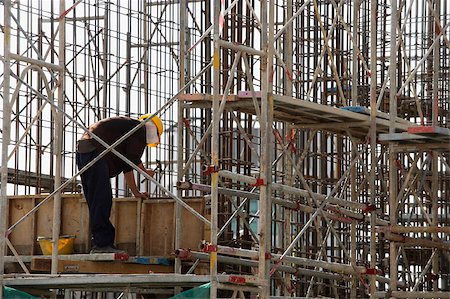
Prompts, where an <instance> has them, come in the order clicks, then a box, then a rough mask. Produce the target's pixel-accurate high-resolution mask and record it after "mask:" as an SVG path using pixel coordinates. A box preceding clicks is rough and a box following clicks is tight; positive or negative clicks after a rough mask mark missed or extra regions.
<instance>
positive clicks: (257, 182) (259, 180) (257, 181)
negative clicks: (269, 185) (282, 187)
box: [250, 179, 264, 187]
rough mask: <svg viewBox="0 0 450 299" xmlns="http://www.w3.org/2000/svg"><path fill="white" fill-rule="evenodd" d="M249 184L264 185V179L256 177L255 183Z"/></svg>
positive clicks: (253, 185) (254, 185)
mask: <svg viewBox="0 0 450 299" xmlns="http://www.w3.org/2000/svg"><path fill="white" fill-rule="evenodd" d="M250 186H252V187H260V186H264V180H263V179H256V183H254V184H251V185H250Z"/></svg>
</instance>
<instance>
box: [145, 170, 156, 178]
mask: <svg viewBox="0 0 450 299" xmlns="http://www.w3.org/2000/svg"><path fill="white" fill-rule="evenodd" d="M145 172H147V174H148V175H149V176H151V177H153V176H154V175H155V171H154V170H153V169H146V170H145Z"/></svg>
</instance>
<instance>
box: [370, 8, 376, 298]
mask: <svg viewBox="0 0 450 299" xmlns="http://www.w3.org/2000/svg"><path fill="white" fill-rule="evenodd" d="M370 9H371V10H370V20H371V22H370V131H369V139H370V163H371V167H370V174H369V189H370V204H371V205H375V192H376V186H375V171H376V167H377V165H376V161H377V156H376V149H377V143H376V139H377V122H376V118H377V108H376V107H377V0H372V1H371V8H370ZM375 217H376V214H375V213H374V212H372V213H371V215H370V268H372V269H374V268H375V266H376V232H375V220H376V219H375ZM369 281H370V298H375V297H374V296H375V291H376V281H375V275H370V278H369Z"/></svg>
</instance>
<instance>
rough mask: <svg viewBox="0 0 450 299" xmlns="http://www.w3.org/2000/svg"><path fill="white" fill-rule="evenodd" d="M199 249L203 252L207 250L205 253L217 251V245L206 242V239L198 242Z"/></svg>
mask: <svg viewBox="0 0 450 299" xmlns="http://www.w3.org/2000/svg"><path fill="white" fill-rule="evenodd" d="M200 250H201V251H203V252H207V253H209V252H217V251H218V249H217V245H214V244H211V243H209V242H206V241H203V242H202V243H201V244H200Z"/></svg>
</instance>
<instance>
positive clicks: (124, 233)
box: [112, 198, 140, 255]
mask: <svg viewBox="0 0 450 299" xmlns="http://www.w3.org/2000/svg"><path fill="white" fill-rule="evenodd" d="M114 202H115V205H114V207H115V209H114V211H113V215H114V216H112V217H113V219H115V220H116V221H115V225H114V227H115V228H116V245H117V247H118V248H120V249H123V250H125V251H126V252H128V254H131V255H136V254H137V253H138V252H137V251H136V243H137V240H136V231H137V230H138V226H137V225H136V223H137V221H138V220H137V217H138V216H140V215H139V214H138V208H137V204H138V200H137V199H136V198H133V200H132V201H123V202H120V201H117V200H114Z"/></svg>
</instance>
